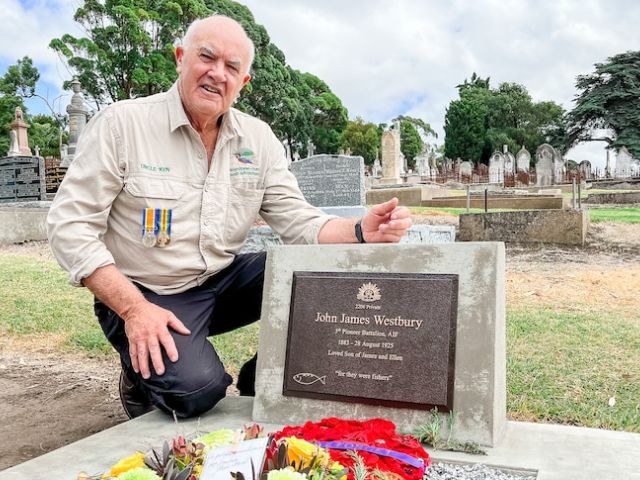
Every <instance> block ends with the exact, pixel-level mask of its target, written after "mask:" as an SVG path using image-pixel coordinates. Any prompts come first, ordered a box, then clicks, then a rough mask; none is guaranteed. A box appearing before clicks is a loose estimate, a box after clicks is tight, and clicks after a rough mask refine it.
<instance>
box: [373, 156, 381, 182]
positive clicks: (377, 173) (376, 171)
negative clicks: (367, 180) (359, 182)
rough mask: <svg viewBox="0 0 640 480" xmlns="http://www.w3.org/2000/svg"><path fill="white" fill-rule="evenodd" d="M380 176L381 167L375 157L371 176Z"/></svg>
mask: <svg viewBox="0 0 640 480" xmlns="http://www.w3.org/2000/svg"><path fill="white" fill-rule="evenodd" d="M381 175H382V165H380V159H379V158H377V157H376V159H375V161H374V162H373V176H374V177H376V178H378V177H380V176H381Z"/></svg>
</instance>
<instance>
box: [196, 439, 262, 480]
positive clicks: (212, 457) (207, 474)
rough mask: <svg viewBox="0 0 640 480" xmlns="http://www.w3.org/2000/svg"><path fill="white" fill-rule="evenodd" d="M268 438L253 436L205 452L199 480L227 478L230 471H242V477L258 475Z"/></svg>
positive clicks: (225, 479)
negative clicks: (250, 438) (205, 457)
mask: <svg viewBox="0 0 640 480" xmlns="http://www.w3.org/2000/svg"><path fill="white" fill-rule="evenodd" d="M268 444H269V438H268V437H267V438H255V439H253V440H245V441H244V442H239V443H236V444H233V445H225V446H223V447H217V448H214V449H212V450H211V451H210V452H209V453H208V454H207V459H206V460H205V462H204V468H203V469H202V473H201V474H200V480H229V479H230V478H231V474H232V473H242V475H244V478H247V479H249V478H253V476H252V475H253V473H252V466H253V471H254V472H255V474H256V476H259V475H260V472H261V470H262V465H263V464H264V457H265V453H266V451H267V445H268Z"/></svg>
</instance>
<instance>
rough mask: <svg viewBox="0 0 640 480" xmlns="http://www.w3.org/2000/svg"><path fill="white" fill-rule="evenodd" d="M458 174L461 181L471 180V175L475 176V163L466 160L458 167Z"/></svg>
mask: <svg viewBox="0 0 640 480" xmlns="http://www.w3.org/2000/svg"><path fill="white" fill-rule="evenodd" d="M458 172H459V175H460V180H464V179H468V180H469V181H470V180H471V175H472V174H473V163H471V162H469V161H468V160H465V161H464V162H461V163H460V165H459V167H458Z"/></svg>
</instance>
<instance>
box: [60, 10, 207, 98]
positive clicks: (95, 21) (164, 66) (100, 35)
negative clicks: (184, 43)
mask: <svg viewBox="0 0 640 480" xmlns="http://www.w3.org/2000/svg"><path fill="white" fill-rule="evenodd" d="M207 13H208V9H207V8H206V7H205V5H204V3H203V2H202V1H201V0H104V1H100V0H84V2H83V4H82V5H81V6H80V8H78V9H77V10H76V13H75V15H74V19H75V20H76V22H78V23H79V24H80V26H81V27H82V29H83V30H84V31H85V33H86V36H85V37H74V36H73V35H70V34H65V35H63V36H62V37H61V38H56V39H53V40H52V41H51V43H50V44H49V46H50V47H51V48H52V49H54V50H55V51H56V52H58V54H59V55H60V56H61V57H62V58H63V59H64V60H66V62H67V63H68V64H69V66H70V67H72V69H73V70H75V72H76V73H77V77H78V79H79V80H80V83H82V86H83V88H84V89H85V90H86V92H87V94H88V96H89V97H90V98H91V99H92V100H93V101H94V102H95V104H96V107H97V108H98V109H99V108H100V106H101V105H104V104H108V103H112V102H116V101H118V100H123V99H126V98H131V97H135V96H146V95H151V94H153V93H158V92H161V91H164V90H166V89H167V88H169V87H170V86H171V84H172V83H173V82H174V81H175V79H176V75H177V74H176V71H175V61H174V46H173V44H174V41H175V39H176V38H178V37H180V36H182V35H183V34H184V32H185V29H186V26H187V25H188V24H189V23H190V22H191V21H193V20H195V19H196V18H198V17H201V16H204V15H206V14H207Z"/></svg>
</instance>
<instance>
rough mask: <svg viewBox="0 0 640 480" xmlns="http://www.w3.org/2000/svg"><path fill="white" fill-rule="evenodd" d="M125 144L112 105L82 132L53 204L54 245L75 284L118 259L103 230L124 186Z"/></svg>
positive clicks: (50, 232) (49, 219) (50, 224)
mask: <svg viewBox="0 0 640 480" xmlns="http://www.w3.org/2000/svg"><path fill="white" fill-rule="evenodd" d="M122 149H123V142H122V138H119V135H118V133H117V131H116V130H115V128H114V124H113V118H112V116H111V115H110V112H109V109H107V110H104V111H102V112H100V113H98V114H97V115H96V116H95V117H94V118H92V119H91V121H90V122H89V123H88V124H87V126H86V128H85V129H84V131H83V132H82V135H81V136H80V139H79V141H78V145H77V148H76V153H75V157H74V160H73V162H72V164H71V166H70V167H69V170H68V171H67V173H66V175H65V177H64V180H63V181H62V183H61V185H60V188H59V189H58V193H57V194H56V196H55V199H54V201H53V204H52V205H51V209H50V210H49V215H48V216H47V235H48V238H49V245H50V247H51V250H52V252H53V254H54V256H55V257H56V259H57V260H58V263H60V265H61V266H62V268H64V269H65V270H66V271H67V272H69V280H70V283H71V284H72V285H75V286H81V285H82V283H81V282H82V280H83V279H84V278H86V277H88V276H89V275H91V274H92V273H93V272H94V271H95V270H96V269H97V268H100V267H103V266H106V265H109V264H113V263H115V262H114V258H113V256H112V254H111V253H110V252H109V250H108V249H107V248H106V246H105V244H104V243H103V241H102V236H103V235H104V233H105V231H106V229H107V219H108V217H109V211H110V209H111V205H112V203H113V200H114V198H115V197H116V196H117V195H118V194H119V193H120V192H121V191H122V188H123V177H124V170H125V166H124V165H125V163H124V153H123V151H122Z"/></svg>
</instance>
